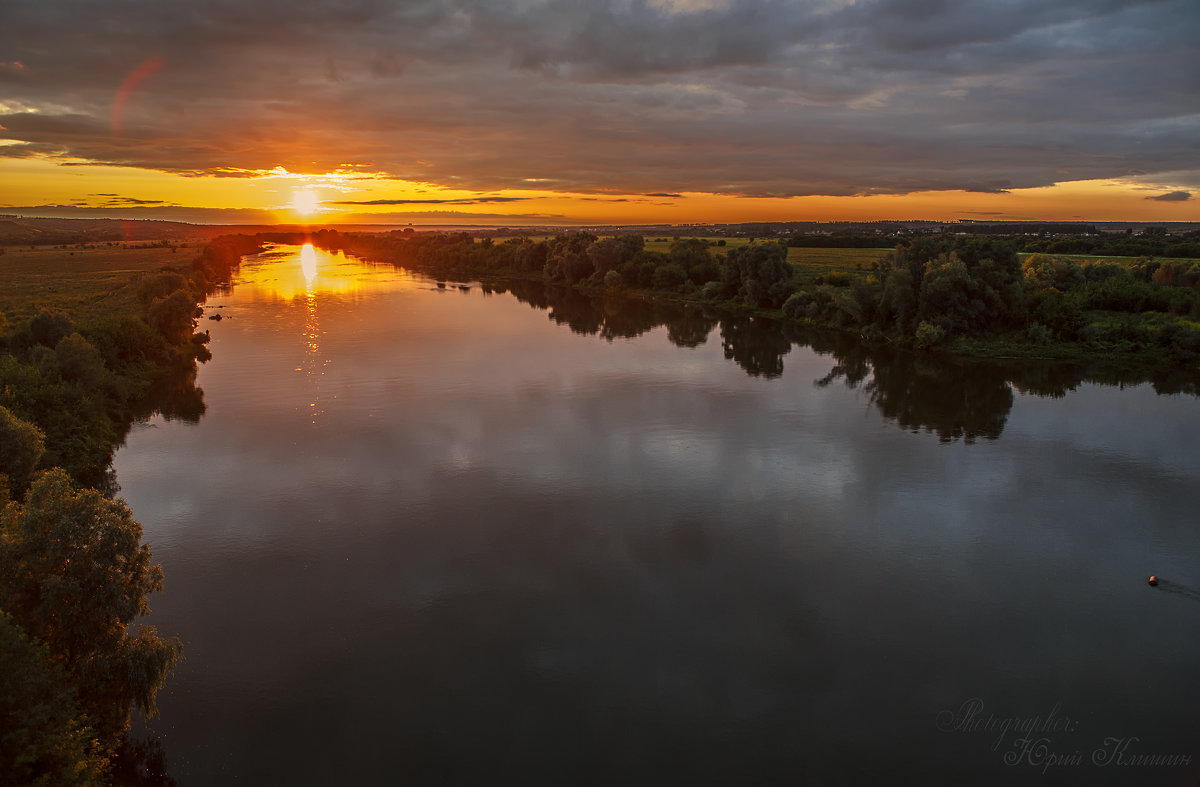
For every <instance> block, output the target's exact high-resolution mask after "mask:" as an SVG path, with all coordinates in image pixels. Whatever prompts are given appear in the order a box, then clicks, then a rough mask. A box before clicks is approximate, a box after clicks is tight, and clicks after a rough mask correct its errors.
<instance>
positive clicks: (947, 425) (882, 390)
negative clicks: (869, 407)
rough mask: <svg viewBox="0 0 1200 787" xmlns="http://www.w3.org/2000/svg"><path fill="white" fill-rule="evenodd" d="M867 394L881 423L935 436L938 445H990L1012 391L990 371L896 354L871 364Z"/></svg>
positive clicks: (1001, 426) (997, 372)
mask: <svg viewBox="0 0 1200 787" xmlns="http://www.w3.org/2000/svg"><path fill="white" fill-rule="evenodd" d="M873 367H874V371H873V374H872V375H871V382H869V383H867V385H866V390H867V392H868V393H869V395H870V397H871V401H872V402H873V403H874V404H875V405H876V406H877V407H878V408H879V410H880V412H881V413H883V416H884V417H885V418H890V419H893V420H895V421H896V423H897V424H899V425H900V426H902V427H904V428H905V429H911V430H912V431H914V432H916V431H918V430H919V429H925V430H926V431H929V432H936V433H937V436H938V438H939V439H940V440H943V441H950V440H956V439H958V438H960V437H961V438H964V439H965V440H966V441H967V442H968V443H970V442H973V441H974V440H975V438H977V437H987V438H989V439H992V440H995V439H996V438H997V437H999V436H1000V433H1001V432H1002V431H1004V424H1005V422H1006V421H1007V420H1008V411H1009V410H1011V409H1012V403H1013V392H1012V387H1011V386H1009V384H1008V381H1007V380H1006V379H1005V378H1004V375H1003V374H1002V373H1001V372H1000V370H998V369H996V368H995V367H988V366H977V365H974V364H970V365H965V364H952V363H941V362H936V361H932V360H931V359H929V358H922V357H917V356H912V355H896V356H894V357H893V358H891V359H890V360H889V361H888V362H884V363H880V362H879V361H878V360H876V362H875V363H874V364H873Z"/></svg>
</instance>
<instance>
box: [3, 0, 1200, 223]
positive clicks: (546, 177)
mask: <svg viewBox="0 0 1200 787" xmlns="http://www.w3.org/2000/svg"><path fill="white" fill-rule="evenodd" d="M5 18H6V24H5V25H3V26H0V51H3V52H5V58H6V61H7V62H11V61H19V62H20V63H22V64H24V66H25V67H24V68H23V69H22V70H20V71H17V70H15V69H12V68H5V69H0V95H4V96H5V104H6V106H8V105H11V106H14V107H17V106H20V107H23V108H32V109H35V110H37V111H36V112H32V113H31V112H21V113H17V112H11V113H4V114H0V125H3V126H5V127H6V130H5V131H3V132H2V133H0V137H2V138H4V139H10V140H15V141H18V142H23V143H26V144H15V145H14V144H9V145H0V158H3V157H30V156H51V157H57V158H58V159H59V160H62V161H63V162H64V163H73V162H78V161H91V162H101V163H107V164H113V165H117V166H125V167H144V168H149V169H158V170H165V171H171V172H179V173H183V174H188V175H197V174H209V173H211V174H219V175H223V176H237V175H238V174H239V173H247V172H256V171H261V170H267V169H271V168H273V167H276V166H283V167H286V168H287V169H288V170H289V171H293V172H327V171H334V170H336V169H338V168H340V167H343V166H345V165H347V164H350V165H355V166H357V167H360V168H361V169H362V170H363V171H364V172H374V173H384V174H386V175H388V176H392V177H397V178H403V179H408V180H414V181H418V182H423V183H429V184H433V185H440V186H446V187H452V188H456V189H472V190H477V191H493V190H499V189H505V188H528V187H529V186H530V183H535V182H536V183H540V184H544V185H548V186H549V187H551V188H555V189H562V190H571V191H576V192H583V193H587V192H593V193H597V194H603V193H610V194H612V193H623V194H647V195H651V196H664V197H665V198H671V199H675V198H678V195H679V194H682V193H684V192H717V193H725V194H740V195H747V196H766V195H777V196H791V195H808V194H826V195H855V194H902V193H908V192H913V191H923V190H945V189H965V190H974V191H984V192H1003V191H1005V190H1010V189H1020V188H1027V187H1032V186H1044V185H1049V184H1052V183H1055V182H1062V181H1071V180H1086V179H1095V178H1119V177H1124V176H1125V175H1127V174H1128V173H1130V172H1131V171H1139V172H1142V173H1145V177H1147V178H1151V179H1153V178H1154V177H1155V176H1156V175H1157V174H1159V173H1166V172H1171V171H1178V170H1186V169H1188V168H1189V167H1193V166H1194V162H1195V161H1196V160H1197V156H1198V155H1200V149H1198V147H1197V142H1196V140H1197V139H1200V94H1198V93H1197V91H1196V90H1195V84H1196V81H1197V78H1198V76H1200V50H1197V48H1196V47H1195V44H1194V40H1193V39H1194V36H1193V35H1192V31H1194V30H1196V29H1198V28H1200V4H1197V3H1195V2H1194V0H1159V1H1158V2H1140V1H1137V0H1064V2H1057V3H1045V2H1035V1H1034V0H1006V2H996V1H995V0H957V2H953V3H950V2H945V0H859V2H855V3H842V2H832V1H830V2H823V3H796V2H791V1H790V0H620V1H614V2H603V3H601V2H594V1H593V0H488V2H482V1H481V0H408V1H407V2H404V3H396V2H393V1H392V0H343V2H338V3H332V2H313V3H303V4H296V3H292V2H285V0H262V1H261V2H255V3H239V2H234V0H195V2H190V3H188V4H186V6H178V5H175V4H170V5H168V4H163V3H160V2H153V1H152V0H126V2H123V3H121V4H119V5H116V6H113V5H111V4H96V3H93V2H90V1H89V0H56V2H54V3H18V4H15V5H13V6H12V7H11V8H6V10H5ZM160 52H162V53H166V54H165V57H164V64H163V66H162V67H161V68H160V69H158V70H157V71H156V72H155V73H154V74H153V75H152V76H151V77H149V78H147V79H144V80H143V81H141V82H140V83H138V85H137V86H136V88H134V89H133V90H131V91H130V92H129V93H128V95H127V96H126V97H125V98H124V103H123V104H122V107H123V112H122V121H121V129H120V132H121V133H120V135H119V136H118V135H117V134H114V133H113V131H114V130H113V128H111V118H112V107H113V102H114V99H115V97H116V95H117V90H118V89H119V87H120V86H121V85H122V84H123V83H124V82H125V81H126V80H127V78H128V77H129V75H130V74H131V73H133V72H134V71H135V70H136V68H137V67H138V65H139V64H141V63H144V62H146V60H147V59H148V58H150V57H152V56H154V55H155V54H157V53H160ZM1151 182H1152V181H1151ZM1180 185H1186V184H1180ZM539 187H541V186H539ZM397 204H405V203H397Z"/></svg>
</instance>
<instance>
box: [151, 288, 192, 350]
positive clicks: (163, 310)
mask: <svg viewBox="0 0 1200 787" xmlns="http://www.w3.org/2000/svg"><path fill="white" fill-rule="evenodd" d="M200 313H201V312H200V307H199V306H197V305H196V299H195V296H193V295H192V294H191V293H190V292H188V291H187V290H176V291H175V292H173V293H171V294H170V295H168V296H167V297H165V298H158V299H156V300H155V301H154V302H153V303H152V304H150V308H149V309H148V310H147V311H146V321H147V322H148V323H150V327H151V328H154V329H155V330H156V331H158V332H159V333H160V334H162V336H163V338H165V339H166V340H167V341H168V342H170V343H171V344H173V345H175V346H176V347H178V346H180V345H182V344H184V343H185V342H187V341H190V340H191V338H192V331H193V330H195V328H196V318H197V317H199V316H200Z"/></svg>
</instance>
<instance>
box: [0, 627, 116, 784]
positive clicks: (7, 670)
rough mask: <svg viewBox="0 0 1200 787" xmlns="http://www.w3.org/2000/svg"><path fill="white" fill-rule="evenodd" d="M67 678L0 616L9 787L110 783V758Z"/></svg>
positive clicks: (0, 723)
mask: <svg viewBox="0 0 1200 787" xmlns="http://www.w3.org/2000/svg"><path fill="white" fill-rule="evenodd" d="M64 682H65V675H63V672H62V669H61V668H59V667H58V666H57V665H55V664H54V663H53V662H52V661H51V660H50V658H49V655H48V654H47V652H46V648H45V647H44V646H39V645H36V644H35V643H33V642H30V641H29V639H28V638H27V637H26V636H25V635H24V634H23V633H22V632H21V630H20V629H19V628H17V626H15V625H13V622H12V620H11V619H10V618H9V617H8V616H7V615H5V614H4V613H3V612H0V775H3V777H4V783H5V784H9V783H12V784H29V785H46V787H51V786H52V785H53V786H55V787H57V785H72V786H74V785H80V786H82V785H97V787H98V786H99V785H102V784H104V774H105V772H106V771H107V769H108V760H107V758H106V757H105V754H104V750H103V748H102V747H101V746H100V744H99V741H97V740H96V739H95V738H94V737H93V735H92V730H91V728H90V727H88V726H87V722H86V717H85V716H84V715H83V713H82V711H81V710H80V708H79V704H78V703H77V702H76V700H75V693H74V691H71V690H69V689H68V690H65V691H64V689H63V684H64Z"/></svg>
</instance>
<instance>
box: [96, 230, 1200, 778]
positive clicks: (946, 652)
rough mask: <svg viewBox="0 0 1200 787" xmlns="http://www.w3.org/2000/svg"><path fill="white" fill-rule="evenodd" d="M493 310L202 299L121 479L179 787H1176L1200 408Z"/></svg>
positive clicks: (365, 287)
mask: <svg viewBox="0 0 1200 787" xmlns="http://www.w3.org/2000/svg"><path fill="white" fill-rule="evenodd" d="M511 288H512V289H511V291H509V292H505V291H502V290H494V289H492V288H487V287H483V286H480V285H479V284H477V283H476V284H472V285H470V286H465V287H462V288H460V287H459V286H458V285H456V284H453V283H451V284H446V285H445V286H439V285H438V284H437V283H435V282H434V281H432V280H430V279H427V278H423V277H421V276H418V275H414V274H411V273H409V272H407V271H404V270H402V269H397V268H394V267H392V266H390V265H375V264H370V263H366V262H362V261H359V260H355V259H353V258H347V257H344V256H341V255H335V254H330V253H327V252H323V251H320V250H314V249H312V248H311V247H307V248H304V249H301V248H300V247H276V248H273V249H271V250H269V251H268V252H267V253H264V254H262V255H258V256H256V257H251V258H247V259H246V260H245V261H244V262H243V264H242V266H241V268H240V270H239V271H238V272H237V274H236V276H235V279H234V282H233V284H232V286H231V287H230V288H229V289H228V290H227V291H224V292H222V293H220V294H218V295H216V296H214V297H211V298H210V300H209V303H208V308H207V311H206V315H217V314H219V315H221V317H222V318H223V319H221V320H220V321H208V320H204V321H203V325H202V326H201V327H202V328H207V329H209V330H210V331H211V335H212V341H211V344H210V348H211V350H212V353H213V359H212V360H211V361H210V362H209V363H207V364H206V365H205V366H203V367H202V368H201V370H200V373H199V375H198V380H197V384H198V385H199V386H200V387H201V388H202V389H203V392H204V402H205V408H206V409H205V412H204V414H203V416H202V417H201V418H199V420H167V419H165V418H163V417H162V416H157V417H155V418H153V419H151V420H150V421H148V422H147V423H145V424H141V425H138V426H136V427H135V429H134V430H133V431H132V432H131V433H130V435H129V437H128V440H127V442H126V445H124V446H123V447H122V448H121V449H120V450H119V452H118V453H117V456H116V459H115V462H114V469H115V473H116V480H117V482H118V483H119V484H120V486H121V492H120V494H121V495H122V496H123V497H124V498H125V499H126V500H127V501H128V502H129V504H130V505H131V507H132V508H133V511H134V513H135V515H136V517H137V518H138V520H139V521H140V522H142V523H143V525H144V527H145V540H146V542H147V543H148V544H149V545H150V547H151V549H152V550H153V552H154V556H155V559H156V560H157V561H159V562H161V564H162V566H163V570H164V573H165V577H166V582H165V584H166V587H165V590H164V591H163V592H162V593H161V594H158V595H156V596H155V597H153V598H152V599H151V604H152V607H153V613H152V615H151V617H150V619H149V620H150V622H152V623H153V624H154V625H156V626H157V627H158V628H159V630H160V632H162V633H164V634H176V635H178V636H179V637H180V638H181V639H182V640H183V642H184V644H185V648H186V660H185V661H184V662H183V663H182V664H181V666H180V667H179V669H178V670H177V671H176V673H175V675H174V676H173V677H172V678H171V679H170V680H169V681H168V684H167V687H166V688H165V689H164V690H163V692H162V693H161V694H160V696H159V708H160V711H161V715H160V716H159V717H158V718H156V719H153V720H151V721H150V722H148V724H149V728H150V729H151V730H152V731H153V733H154V734H155V735H157V736H159V737H160V738H161V740H162V743H163V746H164V748H165V751H166V755H167V762H168V765H169V769H170V773H171V775H172V776H174V777H175V778H176V779H177V780H178V781H179V783H180V784H181V785H184V786H185V787H186V786H187V785H215V784H227V783H230V782H235V781H236V782H238V783H246V784H256V785H258V784H280V785H295V784H384V783H388V784H493V783H502V784H613V785H615V784H646V785H660V784H663V785H665V784H680V785H684V784H686V785H701V784H722V785H724V784H729V785H732V784H740V785H751V784H789V785H799V784H835V783H836V784H877V783H883V782H884V781H887V782H888V783H891V782H893V781H895V782H898V783H924V784H975V785H985V784H997V785H1000V784H1004V785H1007V784H1040V783H1055V784H1088V785H1093V784H1114V785H1125V784H1129V785H1135V784H1136V785H1144V784H1188V785H1194V784H1195V783H1196V780H1197V776H1198V775H1200V721H1198V720H1197V719H1198V717H1197V714H1196V712H1195V708H1194V707H1193V706H1192V703H1193V702H1194V701H1195V700H1196V699H1197V698H1200V670H1198V669H1197V668H1196V664H1197V656H1198V653H1200V561H1197V556H1198V555H1200V527H1197V525H1198V524H1200V518H1198V516H1197V511H1200V486H1198V484H1197V482H1198V480H1200V448H1198V446H1200V404H1198V401H1197V399H1196V397H1195V396H1192V395H1188V394H1160V393H1159V392H1156V390H1155V389H1154V388H1153V387H1151V386H1150V385H1149V384H1140V385H1124V386H1109V385H1100V384H1096V383H1090V382H1085V381H1082V380H1079V379H1073V378H1072V377H1071V375H1070V374H1066V375H1065V376H1064V375H1062V374H1060V373H1059V372H1057V371H1055V370H1033V371H1030V370H1024V371H1019V372H1016V373H1014V372H1012V371H1011V370H1006V369H1002V368H998V367H995V366H989V365H984V364H946V363H938V362H935V361H932V360H927V359H921V358H912V357H906V356H903V355H893V356H886V355H881V354H879V353H871V352H868V351H866V350H864V349H862V348H856V347H855V346H854V344H853V342H849V341H848V340H846V339H844V338H836V337H835V338H829V337H819V336H818V337H815V338H807V337H802V336H799V337H798V336H796V335H793V334H785V333H783V332H782V331H781V330H780V328H779V327H778V326H774V325H771V324H768V323H765V322H764V321H762V320H758V321H755V320H748V319H739V320H734V319H731V318H726V319H722V318H720V317H719V316H715V315H709V314H704V313H703V312H700V311H696V310H692V311H684V310H682V309H680V308H678V307H674V308H670V307H658V306H654V305H651V304H645V303H637V302H630V301H624V302H623V301H614V300H610V301H608V302H598V301H591V300H588V299H586V298H583V297H582V296H578V295H576V294H573V293H570V292H558V293H555V292H553V291H546V290H545V289H544V288H541V287H540V286H538V285H535V284H519V285H518V284H514V285H511ZM664 315H666V316H664ZM793 333H794V332H793ZM1060 378H1061V379H1060ZM1151 574H1156V575H1159V576H1160V577H1162V578H1163V583H1162V584H1161V585H1160V586H1159V587H1156V588H1152V587H1150V586H1148V584H1147V581H1146V580H1147V577H1148V576H1149V575H1151ZM1135 757H1141V758H1143V759H1137V760H1135V759H1134V758H1135ZM1146 758H1158V759H1153V760H1151V759H1146ZM1189 758H1190V759H1189ZM1185 760H1187V761H1186V762H1185Z"/></svg>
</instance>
